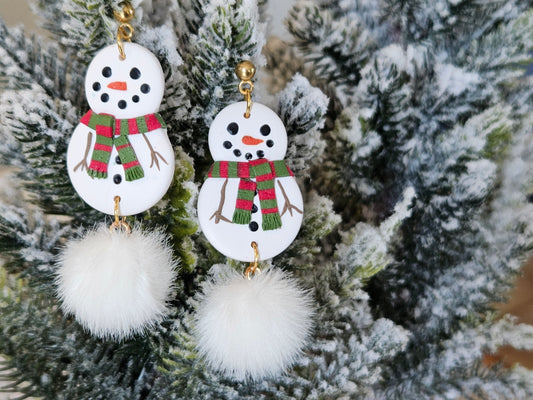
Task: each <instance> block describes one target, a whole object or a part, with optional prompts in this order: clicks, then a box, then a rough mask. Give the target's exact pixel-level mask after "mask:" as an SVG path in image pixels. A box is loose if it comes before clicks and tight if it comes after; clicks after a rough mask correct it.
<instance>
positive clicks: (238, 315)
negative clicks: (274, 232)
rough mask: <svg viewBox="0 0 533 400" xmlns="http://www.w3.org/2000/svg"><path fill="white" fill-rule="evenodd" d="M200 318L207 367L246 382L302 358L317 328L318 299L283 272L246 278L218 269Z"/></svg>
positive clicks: (202, 303) (198, 325)
mask: <svg viewBox="0 0 533 400" xmlns="http://www.w3.org/2000/svg"><path fill="white" fill-rule="evenodd" d="M211 271H212V272H214V278H213V280H208V281H207V282H205V283H204V287H203V289H204V291H203V294H202V295H201V296H200V299H199V305H198V307H197V317H196V328H195V330H196V336H197V342H198V350H199V352H200V354H201V355H202V356H204V357H205V360H206V362H207V364H208V365H209V366H210V367H212V368H213V369H215V370H217V371H220V372H222V373H223V374H225V375H227V376H229V377H231V378H234V379H239V380H242V379H244V378H251V379H261V378H265V377H270V376H275V375H278V374H279V373H281V372H282V371H283V370H284V369H286V368H287V367H289V366H290V365H291V364H292V363H293V362H294V361H295V360H296V358H297V357H298V356H299V354H300V353H301V350H302V348H303V346H304V345H305V342H306V340H307V338H308V336H309V333H310V330H311V325H312V316H313V308H312V299H311V296H310V295H309V293H308V292H307V291H304V290H302V289H300V288H299V287H298V286H297V284H296V282H295V280H293V279H291V278H290V277H289V276H288V274H287V273H285V272H282V271H280V270H278V269H270V270H267V271H264V272H263V273H261V274H256V275H255V276H254V277H253V278H252V279H251V280H248V279H246V278H245V277H244V276H243V275H242V274H239V273H238V272H236V271H235V270H233V269H232V268H231V267H228V266H224V265H216V266H214V267H213V268H212V270H211Z"/></svg>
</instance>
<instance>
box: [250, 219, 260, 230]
mask: <svg viewBox="0 0 533 400" xmlns="http://www.w3.org/2000/svg"><path fill="white" fill-rule="evenodd" d="M248 227H249V228H250V230H251V231H252V232H255V231H256V230H258V229H259V224H258V223H257V222H255V221H252V222H250V224H249V225H248Z"/></svg>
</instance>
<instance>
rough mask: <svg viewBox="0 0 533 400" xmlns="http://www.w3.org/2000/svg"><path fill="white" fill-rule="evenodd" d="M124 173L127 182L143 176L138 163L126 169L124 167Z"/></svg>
mask: <svg viewBox="0 0 533 400" xmlns="http://www.w3.org/2000/svg"><path fill="white" fill-rule="evenodd" d="M124 174H125V176H126V180H127V181H128V182H130V181H134V180H136V179H141V178H143V177H144V171H143V169H142V167H141V166H140V165H135V166H133V167H130V168H128V169H124Z"/></svg>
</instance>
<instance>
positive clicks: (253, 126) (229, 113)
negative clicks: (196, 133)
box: [209, 101, 287, 161]
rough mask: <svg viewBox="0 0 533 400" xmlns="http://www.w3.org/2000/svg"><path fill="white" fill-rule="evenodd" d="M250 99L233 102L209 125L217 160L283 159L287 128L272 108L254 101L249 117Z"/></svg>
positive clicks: (213, 152) (212, 150)
mask: <svg viewBox="0 0 533 400" xmlns="http://www.w3.org/2000/svg"><path fill="white" fill-rule="evenodd" d="M245 111H246V102H245V101H241V102H238V103H233V104H230V105H229V106H227V107H226V108H224V109H223V110H222V111H220V112H219V113H218V115H217V116H216V118H215V119H214V121H213V123H212V124H211V127H210V128H209V151H210V152H211V155H212V156H213V160H215V161H250V160H256V159H258V158H266V159H268V160H283V158H284V157H285V153H286V152H287V131H286V130H285V126H284V125H283V122H281V119H280V118H279V117H278V115H277V114H276V113H275V112H274V111H272V110H271V109H270V108H268V107H266V106H264V105H262V104H259V103H252V109H251V111H250V117H249V118H245V117H244V112H245Z"/></svg>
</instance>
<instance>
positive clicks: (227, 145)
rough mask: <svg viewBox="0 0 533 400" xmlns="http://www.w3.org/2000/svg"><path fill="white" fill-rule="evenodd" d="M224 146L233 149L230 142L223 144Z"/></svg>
mask: <svg viewBox="0 0 533 400" xmlns="http://www.w3.org/2000/svg"><path fill="white" fill-rule="evenodd" d="M222 146H224V147H225V148H226V149H231V147H232V146H233V145H232V144H231V142H230V141H228V140H226V141H225V142H224V143H222Z"/></svg>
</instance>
